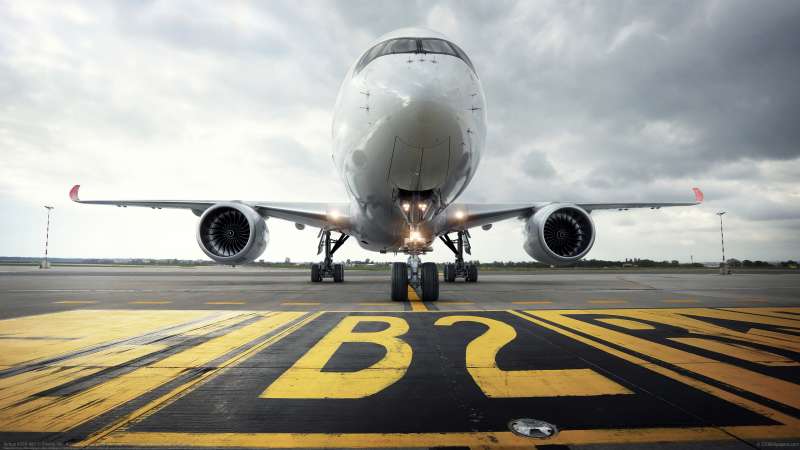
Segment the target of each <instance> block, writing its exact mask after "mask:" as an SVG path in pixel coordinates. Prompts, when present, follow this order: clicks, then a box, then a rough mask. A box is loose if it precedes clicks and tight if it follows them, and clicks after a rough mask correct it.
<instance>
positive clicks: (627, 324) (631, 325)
mask: <svg viewBox="0 0 800 450" xmlns="http://www.w3.org/2000/svg"><path fill="white" fill-rule="evenodd" d="M597 321H598V322H603V323H607V324H609V325H615V326H618V327H621V328H625V329H628V330H655V327H654V326H652V325H649V324H646V323H644V322H637V321H635V320H628V319H613V318H612V319H597Z"/></svg>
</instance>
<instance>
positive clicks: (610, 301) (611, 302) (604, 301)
mask: <svg viewBox="0 0 800 450" xmlns="http://www.w3.org/2000/svg"><path fill="white" fill-rule="evenodd" d="M588 303H591V304H593V305H618V304H621V303H628V301H627V300H614V299H601V300H589V302H588Z"/></svg>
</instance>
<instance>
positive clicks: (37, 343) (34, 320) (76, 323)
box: [0, 309, 230, 366]
mask: <svg viewBox="0 0 800 450" xmlns="http://www.w3.org/2000/svg"><path fill="white" fill-rule="evenodd" d="M227 314H230V313H224V314H223V315H220V313H218V312H217V313H214V312H211V311H201V310H195V311H173V310H115V311H102V310H101V311H97V310H92V309H76V310H71V311H63V312H57V313H51V314H44V315H37V316H28V317H19V318H16V319H8V320H0V335H3V336H4V337H5V339H3V342H2V348H3V351H2V352H0V365H2V366H16V365H18V364H23V363H33V362H35V361H37V360H41V359H48V358H53V357H57V356H60V355H67V354H70V353H72V352H74V351H76V350H79V349H83V348H87V347H91V346H94V345H97V344H100V343H103V342H112V341H116V340H118V339H126V338H130V337H134V336H139V335H142V334H147V333H152V332H154V331H157V330H159V329H162V328H168V327H175V326H180V325H181V324H186V323H190V322H191V321H195V320H200V319H203V318H205V320H206V321H208V320H212V319H213V320H215V321H218V320H220V319H222V318H224V317H225V316H226V315H227ZM120 324H124V326H121V325H120ZM199 326H200V325H198V324H193V325H186V326H185V327H182V328H183V329H193V328H197V327H199ZM176 332H179V331H177V330H176ZM30 337H36V338H37V339H35V340H32V339H29V338H30ZM43 337H45V338H46V337H50V338H52V340H48V339H41V338H43Z"/></svg>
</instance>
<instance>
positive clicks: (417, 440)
mask: <svg viewBox="0 0 800 450" xmlns="http://www.w3.org/2000/svg"><path fill="white" fill-rule="evenodd" d="M388 278H389V277H388V273H386V272H368V271H364V272H354V271H350V272H347V273H346V275H345V282H344V283H341V284H334V283H332V282H325V283H311V282H309V281H308V274H307V273H306V272H305V271H303V270H269V271H267V270H259V269H253V268H238V269H227V268H206V267H204V268H196V269H194V268H192V269H178V268H140V269H139V268H124V267H123V268H103V267H98V268H83V267H76V268H55V269H51V270H47V271H44V270H42V271H40V270H38V269H29V268H21V267H14V268H1V267H0V443H2V445H3V446H4V447H9V448H42V447H43V446H47V447H57V446H63V445H69V446H73V447H95V446H118V447H126V448H127V447H131V446H133V447H138V446H147V447H165V448H166V447H171V448H173V447H196V446H202V447H268V448H309V447H360V448H364V447H370V448H372V447H401V448H409V447H414V448H419V447H423V448H426V447H436V448H484V447H485V448H493V447H514V448H534V447H537V448H544V449H548V448H549V449H564V448H573V449H582V448H586V449H600V448H617V449H628V448H665V449H666V448H670V449H672V448H723V449H738V448H754V447H756V448H758V447H770V446H786V445H796V444H797V443H798V442H800V274H792V273H760V274H734V275H732V276H720V275H717V274H710V273H696V272H670V273H644V272H641V271H626V272H622V271H613V272H605V271H536V272H532V273H524V272H505V273H503V272H489V271H484V272H482V273H481V274H480V278H479V281H478V283H463V282H458V283H455V284H445V283H442V284H441V286H442V292H441V300H440V301H438V302H421V301H419V300H418V298H417V296H415V295H413V293H412V295H411V296H410V298H411V299H410V301H408V302H403V303H393V302H391V301H390V300H389V299H388V290H389V289H388ZM519 418H532V419H537V420H542V421H545V422H547V423H550V424H552V425H554V426H555V427H557V429H558V430H559V432H558V433H557V434H556V433H553V435H552V436H549V437H546V438H542V439H532V438H528V437H521V436H518V435H515V434H513V433H512V432H511V431H510V430H509V427H508V423H509V421H511V420H514V419H519Z"/></svg>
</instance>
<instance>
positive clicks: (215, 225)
mask: <svg viewBox="0 0 800 450" xmlns="http://www.w3.org/2000/svg"><path fill="white" fill-rule="evenodd" d="M267 242H269V230H268V229H267V224H266V222H265V221H264V218H263V217H261V215H260V214H259V213H258V212H256V210H255V209H253V208H251V207H250V206H247V205H244V204H241V203H236V202H222V203H217V204H215V205H213V206H211V207H210V208H208V209H207V210H205V212H204V213H203V215H202V216H200V224H199V225H198V227H197V243H198V244H199V245H200V248H201V249H202V250H203V251H204V252H205V254H206V255H208V257H209V258H211V259H213V260H214V261H216V262H218V263H220V264H230V265H237V264H244V263H248V262H252V261H254V260H255V259H256V258H258V257H259V256H261V254H262V253H264V249H265V248H267Z"/></svg>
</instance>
